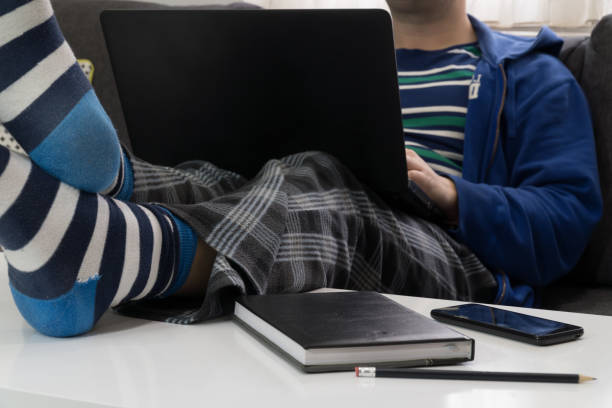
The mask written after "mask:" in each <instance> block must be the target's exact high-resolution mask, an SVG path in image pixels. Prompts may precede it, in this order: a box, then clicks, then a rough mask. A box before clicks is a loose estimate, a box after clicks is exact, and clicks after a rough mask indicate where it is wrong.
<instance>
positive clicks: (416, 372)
mask: <svg viewBox="0 0 612 408" xmlns="http://www.w3.org/2000/svg"><path fill="white" fill-rule="evenodd" d="M355 375H357V377H392V378H425V379H432V380H472V381H520V382H553V383H582V382H585V381H592V380H595V379H596V378H594V377H588V376H585V375H581V374H551V373H513V372H499V371H459V370H430V369H423V368H390V367H382V368H376V367H355Z"/></svg>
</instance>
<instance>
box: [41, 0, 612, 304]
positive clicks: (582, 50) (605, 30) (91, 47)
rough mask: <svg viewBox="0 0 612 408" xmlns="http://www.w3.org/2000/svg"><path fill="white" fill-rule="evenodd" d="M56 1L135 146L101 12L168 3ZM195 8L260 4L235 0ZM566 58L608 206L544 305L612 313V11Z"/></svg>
mask: <svg viewBox="0 0 612 408" xmlns="http://www.w3.org/2000/svg"><path fill="white" fill-rule="evenodd" d="M52 3H53V6H54V8H55V12H56V16H57V19H58V21H59V24H60V26H61V27H62V30H63V31H64V35H65V37H66V39H67V40H68V42H69V43H70V44H71V46H72V47H73V49H74V51H75V54H76V56H77V58H87V59H89V60H91V61H93V63H94V66H95V75H94V82H93V85H94V88H95V90H96V92H97V94H98V96H99V98H100V100H101V102H102V105H103V106H104V107H105V108H106V110H107V112H108V113H109V116H110V117H111V119H112V121H113V123H114V124H115V126H116V128H117V129H118V133H119V135H120V138H121V140H122V142H123V143H124V144H125V145H126V146H128V148H129V147H130V140H129V136H128V132H127V128H126V125H125V120H124V118H123V114H122V111H121V105H120V101H119V97H118V93H117V89H116V86H115V82H114V79H113V74H112V70H111V67H110V62H109V57H108V55H107V53H106V48H105V44H104V39H103V35H102V31H101V28H100V23H99V19H98V16H99V13H100V11H101V10H103V9H125V8H133V9H140V8H156V9H159V8H167V7H168V6H164V5H160V4H153V3H141V2H134V1H126V0H52ZM190 8H198V9H201V8H242V9H244V8H256V6H252V5H250V4H247V3H233V4H230V5H199V6H194V7H190ZM560 58H561V59H562V60H563V62H564V63H565V64H566V65H567V67H568V68H569V69H570V70H571V71H572V73H573V74H574V75H575V77H576V78H577V80H578V81H579V83H580V84H581V86H582V87H583V89H584V91H585V94H586V96H587V99H588V100H589V103H590V106H591V110H592V117H593V125H594V129H595V135H596V146H597V156H598V157H597V159H598V165H599V169H600V177H601V185H602V191H603V196H604V206H605V210H604V216H603V219H602V221H601V222H600V224H599V226H598V227H597V229H596V231H595V232H594V234H593V238H592V240H591V242H590V244H589V245H588V247H587V249H586V250H585V252H584V255H583V256H582V259H581V260H580V262H579V264H578V265H577V266H576V268H575V269H574V270H573V271H572V272H571V273H570V274H569V275H568V276H567V277H565V278H564V279H562V280H561V281H559V282H557V283H555V284H554V285H553V286H552V287H548V288H546V289H545V290H543V291H541V302H542V304H541V307H543V308H550V309H555V310H563V311H573V312H584V313H596V314H606V315H612V208H611V206H612V201H611V199H612V198H611V197H610V194H611V193H612V15H610V16H607V17H606V18H604V19H602V21H600V22H599V23H598V24H597V26H596V27H595V29H594V30H593V32H592V34H591V36H590V37H584V38H570V39H567V41H566V43H565V45H564V47H563V50H562V52H561V56H560Z"/></svg>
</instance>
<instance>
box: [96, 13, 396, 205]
mask: <svg viewBox="0 0 612 408" xmlns="http://www.w3.org/2000/svg"><path fill="white" fill-rule="evenodd" d="M101 22H102V27H103V30H104V34H105V37H106V42H107V46H108V48H109V53H110V57H111V63H112V66H113V71H114V74H115V78H116V81H117V86H118V89H119V95H120V99H121V103H122V107H123V110H124V114H125V119H126V123H127V126H128V131H129V136H130V139H131V141H132V145H133V148H134V153H135V154H136V155H137V156H138V157H140V158H142V159H144V160H147V161H150V162H152V163H155V164H162V165H169V166H172V165H176V164H178V163H179V162H182V161H185V160H197V159H200V160H207V161H210V162H212V163H214V164H216V165H217V166H219V167H221V168H225V169H229V170H233V171H235V172H238V173H240V174H243V175H244V176H246V177H252V176H254V175H255V174H256V173H257V172H258V171H259V169H260V168H261V167H262V165H263V164H264V163H265V162H266V161H267V160H269V159H271V158H280V157H283V156H286V155H289V154H292V153H297V152H301V151H307V150H321V151H326V152H329V153H331V154H333V155H334V156H336V157H338V158H339V159H340V160H341V161H342V162H343V163H344V164H345V165H346V166H348V167H349V168H350V169H351V170H352V171H353V173H354V174H355V175H356V176H357V177H358V178H360V179H361V181H362V182H365V183H366V184H367V185H369V186H370V187H371V188H372V189H374V190H376V191H378V192H381V193H394V192H400V191H403V190H405V188H406V184H407V177H406V164H405V158H404V146H403V135H402V123H401V107H400V99H399V90H398V84H397V70H396V65H395V51H394V46H393V34H392V28H391V19H390V16H389V15H388V13H387V12H385V11H383V10H180V11H179V10H176V11H175V10H114V11H105V12H103V13H102V15H101Z"/></svg>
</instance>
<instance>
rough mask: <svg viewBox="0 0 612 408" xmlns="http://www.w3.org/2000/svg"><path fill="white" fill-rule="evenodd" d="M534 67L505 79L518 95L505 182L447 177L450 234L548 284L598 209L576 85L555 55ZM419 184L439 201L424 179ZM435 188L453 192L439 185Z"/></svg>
mask: <svg viewBox="0 0 612 408" xmlns="http://www.w3.org/2000/svg"><path fill="white" fill-rule="evenodd" d="M540 62H541V60H540ZM538 68H539V69H541V70H542V71H544V72H543V73H542V74H541V75H539V76H537V77H532V78H529V77H528V76H522V77H520V80H517V81H516V82H514V83H512V84H510V86H511V87H512V89H511V92H516V95H515V97H514V100H515V101H517V103H516V106H515V110H514V113H515V117H514V118H508V119H509V120H511V121H512V123H511V125H510V126H511V127H512V129H511V131H510V132H509V133H508V134H507V135H506V136H505V137H504V140H503V143H504V145H503V154H504V155H505V161H506V163H507V166H508V171H509V183H508V185H507V186H499V185H487V184H482V183H472V182H469V181H466V180H464V179H462V178H459V177H452V180H453V181H454V185H455V188H456V192H457V206H458V226H457V228H456V230H454V231H453V233H454V235H455V236H456V237H457V238H458V239H459V240H461V241H463V242H464V243H466V244H467V245H468V246H469V247H470V248H471V249H472V251H474V253H475V254H476V255H477V256H478V257H479V258H480V259H481V260H482V261H483V263H484V264H486V265H487V266H489V267H490V268H493V269H500V270H503V271H504V272H506V273H507V274H508V275H509V276H510V277H511V278H512V279H513V280H518V281H522V282H525V283H527V284H530V285H532V286H544V285H547V284H549V283H550V282H552V281H553V280H555V279H557V278H559V277H561V276H562V275H564V274H566V273H567V272H568V271H569V270H570V269H571V268H572V267H573V266H574V265H575V264H576V262H577V261H578V259H579V257H580V255H581V254H582V252H583V250H584V248H585V246H586V244H587V242H588V240H589V237H590V234H591V231H592V229H593V228H594V226H595V225H596V223H597V222H598V220H599V219H600V217H601V211H602V199H601V192H600V190H599V179H598V175H597V163H596V156H595V147H594V140H593V133H592V127H591V122H590V114H589V110H588V106H587V103H586V100H585V98H584V96H583V94H582V91H581V90H580V88H579V86H578V84H577V83H576V82H575V81H574V80H573V78H571V76H570V74H569V73H567V74H566V73H565V71H564V72H563V73H562V74H559V72H558V71H559V69H560V68H562V67H560V64H557V61H555V63H551V62H550V61H548V62H546V61H544V65H543V66H541V67H538ZM517 69H519V68H517ZM548 70H550V72H548ZM543 78H545V79H546V80H543ZM498 154H502V153H499V152H498ZM417 177H418V176H417ZM414 180H415V182H417V184H419V181H418V180H419V179H418V178H416V179H414ZM419 186H420V187H421V188H422V189H423V190H424V191H425V193H426V194H428V195H430V197H431V198H432V199H433V200H434V201H435V202H436V203H438V204H440V203H441V202H443V201H439V200H440V198H435V197H436V195H435V192H434V191H435V189H433V188H432V187H431V186H428V185H427V183H422V182H421V184H419ZM437 191H446V192H447V193H446V195H445V197H446V199H449V197H452V192H451V191H450V189H448V188H444V187H442V186H441V185H438V186H437ZM449 200H450V199H449ZM450 201H452V200H450Z"/></svg>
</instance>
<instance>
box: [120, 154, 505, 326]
mask: <svg viewBox="0 0 612 408" xmlns="http://www.w3.org/2000/svg"><path fill="white" fill-rule="evenodd" d="M132 165H133V170H134V185H135V189H134V195H133V198H132V200H133V201H135V202H154V203H157V204H162V205H163V206H165V207H166V208H168V209H169V210H170V211H172V212H173V213H174V214H176V215H177V216H179V217H180V218H182V219H183V220H185V221H186V222H187V223H188V224H189V225H190V226H191V227H192V228H193V229H194V231H195V232H196V234H197V235H198V237H199V238H200V239H202V240H203V241H205V242H206V243H207V244H209V245H210V246H211V247H212V248H214V249H215V250H216V251H217V252H218V255H217V258H216V260H215V263H214V266H213V270H212V274H211V277H210V281H209V284H208V288H207V291H206V294H205V296H204V299H195V300H191V301H189V300H185V299H172V298H168V299H162V300H149V301H139V302H132V303H127V304H125V305H122V306H120V307H118V308H117V310H118V311H119V312H121V313H124V314H128V315H132V316H137V317H143V318H147V319H152V320H162V321H169V322H174V323H182V324H187V323H192V322H194V321H199V320H203V319H210V318H213V317H217V316H219V315H222V314H224V313H229V312H231V310H232V299H233V298H234V297H235V296H236V295H239V294H264V293H290V292H303V291H309V290H313V289H317V288H323V287H333V288H342V289H354V290H374V291H378V292H384V293H396V294H404V295H413V296H427V297H436V298H446V299H458V300H465V301H487V302H491V301H493V298H494V296H495V293H496V290H497V284H496V281H495V279H494V277H493V275H492V273H491V272H490V271H489V270H488V269H487V268H486V267H484V266H483V265H482V263H481V262H480V261H479V260H478V258H477V257H476V256H475V255H474V254H473V253H472V252H471V251H470V250H469V249H468V248H467V247H466V246H464V245H462V244H460V243H458V242H456V241H454V240H453V239H452V238H451V237H450V236H449V235H448V234H447V233H446V232H445V231H444V230H443V229H442V228H441V227H439V226H438V225H436V224H433V223H430V222H427V221H424V220H422V219H419V218H417V217H412V216H410V215H409V214H405V213H403V212H400V211H398V210H393V209H392V208H390V207H389V206H388V205H387V204H386V203H385V202H384V201H382V200H381V199H380V198H379V197H378V196H377V195H376V194H375V193H373V192H371V191H369V190H368V189H367V188H365V187H364V186H363V185H362V184H361V183H360V182H359V181H358V180H357V179H356V178H355V177H354V176H353V175H352V173H351V172H350V171H348V170H347V169H346V168H345V167H343V166H342V165H341V164H340V163H339V162H338V161H337V160H336V159H335V158H333V157H330V156H329V155H327V154H324V153H320V152H307V153H302V154H296V155H292V156H288V157H285V158H283V159H281V160H271V161H269V162H268V163H267V164H266V165H265V166H264V167H263V168H262V170H261V171H260V172H259V174H258V175H257V176H256V177H255V178H254V179H252V180H246V179H244V178H243V177H241V176H239V175H237V174H235V173H231V172H229V171H225V170H221V169H219V168H217V167H215V166H214V165H212V164H210V163H208V162H201V161H197V162H188V163H184V164H183V165H181V166H179V167H177V168H168V167H160V166H154V165H151V164H148V163H145V162H143V161H140V160H138V159H135V158H132Z"/></svg>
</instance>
